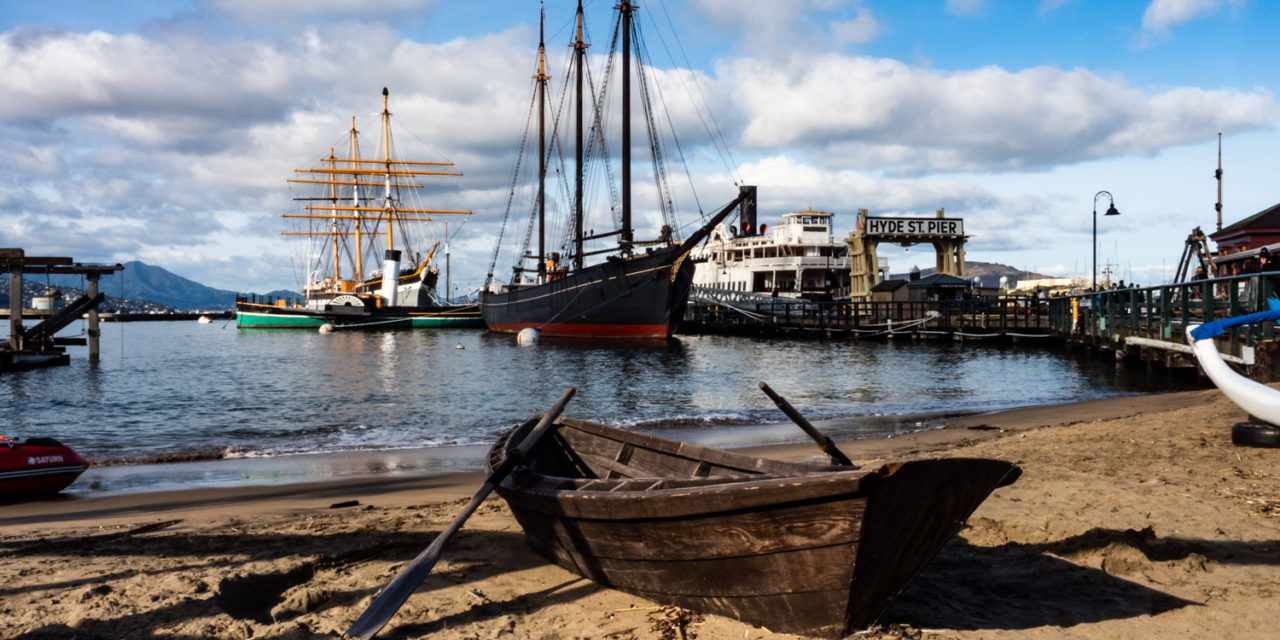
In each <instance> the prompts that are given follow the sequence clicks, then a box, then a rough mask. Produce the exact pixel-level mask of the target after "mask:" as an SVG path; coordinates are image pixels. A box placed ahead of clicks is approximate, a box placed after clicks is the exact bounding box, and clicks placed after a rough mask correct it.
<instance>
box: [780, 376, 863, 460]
mask: <svg viewBox="0 0 1280 640" xmlns="http://www.w3.org/2000/svg"><path fill="white" fill-rule="evenodd" d="M760 390H761V391H764V393H765V395H767V396H769V398H770V399H771V400H773V403H774V404H776V405H778V408H779V409H782V412H783V413H785V414H787V417H788V418H791V421H792V422H794V423H796V424H797V425H799V426H800V428H801V429H803V430H804V432H805V433H807V434H809V437H810V438H813V441H814V442H817V443H818V448H819V449H822V451H823V453H826V454H827V455H829V456H831V459H832V460H834V461H835V463H836V464H838V465H841V466H845V467H852V466H854V464H853V461H852V460H850V459H849V456H846V455H844V452H842V451H840V449H837V448H836V443H834V442H832V441H831V438H828V437H827V436H825V435H823V434H822V432H820V431H818V429H817V428H816V427H814V426H813V425H812V424H810V422H809V421H808V420H806V419H805V417H804V416H802V415H800V412H799V411H796V408H795V407H793V406H791V403H790V402H787V399H786V398H783V397H782V396H780V395H778V392H776V391H774V390H773V389H771V388H769V385H767V384H765V383H764V381H761V382H760Z"/></svg>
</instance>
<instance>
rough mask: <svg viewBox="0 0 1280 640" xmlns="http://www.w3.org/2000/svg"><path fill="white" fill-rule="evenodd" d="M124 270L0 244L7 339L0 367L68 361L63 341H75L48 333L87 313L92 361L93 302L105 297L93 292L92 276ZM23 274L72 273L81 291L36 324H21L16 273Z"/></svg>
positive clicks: (95, 346)
mask: <svg viewBox="0 0 1280 640" xmlns="http://www.w3.org/2000/svg"><path fill="white" fill-rule="evenodd" d="M121 269H124V267H123V266H121V265H119V264H116V265H85V264H78V263H75V262H73V261H72V259H71V258H62V257H38V256H28V255H26V253H25V252H24V251H23V250H22V249H0V271H4V272H8V274H9V307H10V308H9V310H8V316H9V339H8V340H7V341H5V342H2V343H0V372H3V371H16V370H21V369H33V368H38V367H51V366H59V365H65V364H68V363H69V358H68V357H67V354H66V352H65V350H64V349H63V345H66V344H74V343H80V342H79V341H76V340H67V339H62V338H55V337H54V334H56V333H57V332H58V331H60V330H62V329H63V328H65V327H66V326H67V325H69V324H71V323H72V322H75V321H76V320H77V319H79V318H80V317H81V316H85V315H86V314H87V316H88V319H89V328H88V336H87V341H85V342H84V343H82V344H87V345H88V346H89V361H90V362H97V361H98V357H99V348H98V336H99V330H98V304H100V303H101V302H102V300H103V299H104V298H105V297H106V296H105V295H104V294H102V293H99V292H98V279H99V278H100V277H102V275H103V274H107V273H114V272H116V271H120V270H121ZM24 274H75V275H83V276H85V280H86V282H87V283H88V284H87V287H86V292H85V295H83V296H80V297H79V298H77V299H75V300H72V301H71V302H70V303H68V304H67V305H66V306H65V307H63V308H62V309H57V310H51V311H50V313H49V314H48V315H45V316H44V317H43V320H41V321H40V322H39V323H37V324H36V325H35V326H32V327H30V328H28V327H25V326H23V324H22V321H23V313H24V309H23V308H22V277H23V275H24Z"/></svg>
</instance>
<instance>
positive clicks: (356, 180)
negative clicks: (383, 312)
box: [281, 89, 472, 303]
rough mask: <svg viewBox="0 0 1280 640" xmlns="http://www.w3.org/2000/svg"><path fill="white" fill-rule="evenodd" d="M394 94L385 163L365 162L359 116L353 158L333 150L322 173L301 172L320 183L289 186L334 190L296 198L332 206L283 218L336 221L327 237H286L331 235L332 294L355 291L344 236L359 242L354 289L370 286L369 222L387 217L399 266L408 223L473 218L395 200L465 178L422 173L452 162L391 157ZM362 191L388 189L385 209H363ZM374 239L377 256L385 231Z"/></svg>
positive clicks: (385, 129) (386, 123) (385, 121)
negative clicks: (398, 244) (398, 237)
mask: <svg viewBox="0 0 1280 640" xmlns="http://www.w3.org/2000/svg"><path fill="white" fill-rule="evenodd" d="M389 93H390V92H389V91H388V90H387V89H383V90H382V142H383V148H384V154H383V157H382V158H361V157H360V149H359V145H358V135H359V132H358V131H357V130H356V119H355V116H352V117H351V130H350V146H351V152H350V157H347V158H338V157H335V156H334V153H333V149H332V148H331V149H329V156H328V157H327V158H322V159H321V162H322V166H321V167H319V168H314V169H296V170H295V172H296V173H298V174H313V175H314V174H320V175H319V176H317V177H318V178H319V179H311V178H303V177H297V178H291V179H289V180H288V181H289V182H291V183H302V184H321V185H325V186H327V187H328V189H327V195H325V196H323V197H300V198H294V199H295V200H310V201H326V202H327V204H316V205H306V206H304V207H303V209H304V210H306V213H285V214H282V215H281V217H284V218H304V219H305V218H310V219H324V220H328V221H330V223H331V224H330V225H329V227H328V228H327V229H325V230H324V231H315V230H310V231H285V232H283V235H287V236H316V235H326V236H331V237H332V242H333V247H332V250H333V261H334V267H333V279H334V282H333V285H332V291H349V290H350V289H348V288H346V285H344V284H343V280H342V278H341V267H340V266H339V262H340V259H341V253H342V251H341V247H342V245H343V241H342V239H341V238H340V236H354V238H355V251H354V252H351V253H354V254H355V255H354V256H353V258H354V259H353V266H354V267H355V273H354V274H353V276H354V283H349V284H357V285H358V284H359V283H362V282H363V281H364V252H365V247H364V246H363V241H364V239H365V236H367V235H370V232H369V231H367V230H366V229H365V228H364V222H365V220H366V219H370V220H373V219H376V220H378V221H379V224H381V217H382V216H384V215H385V216H386V222H387V230H386V234H387V253H388V254H392V253H394V254H395V260H397V261H398V260H399V255H398V254H399V252H398V251H395V249H394V247H395V233H396V227H397V226H399V225H400V224H402V223H405V222H430V221H431V220H432V219H431V218H429V217H423V216H422V215H420V214H459V215H469V214H471V213H472V212H471V211H467V210H453V209H420V208H404V207H397V203H396V201H395V199H394V198H393V191H392V190H393V189H421V188H423V185H421V184H418V183H417V182H415V181H416V180H417V179H418V178H419V176H461V175H462V173H461V172H458V171H436V170H429V169H421V168H419V167H452V166H453V163H452V162H431V161H415V160H395V159H393V158H392V157H391V111H390V109H389V108H388V96H389ZM363 167H376V168H363ZM348 186H349V187H351V200H350V201H349V204H345V203H344V201H343V198H345V195H343V193H342V192H341V189H342V188H345V187H348ZM362 187H363V188H366V189H368V188H376V187H382V188H383V189H384V200H383V202H382V204H381V206H369V205H371V204H373V203H372V202H368V200H369V198H365V200H366V202H364V203H362V202H361V198H362V196H361V193H360V190H361V188H362ZM406 214H410V215H406ZM347 224H350V225H352V227H351V228H347V226H346V225H347ZM400 232H401V234H402V236H403V237H404V238H405V242H406V247H407V243H408V236H407V235H404V230H403V229H401V231H400ZM371 233H372V235H371V246H370V247H369V249H370V250H373V246H372V242H376V240H375V239H374V238H376V236H377V235H378V234H379V233H381V231H378V230H377V229H376V227H375V229H374V230H373V231H372V232H371ZM433 253H434V252H433ZM429 261H430V254H429V255H428V257H427V260H426V262H429ZM386 264H389V263H386V262H384V265H386ZM396 266H398V265H396ZM388 271H389V272H390V276H389V277H388V276H387V275H386V273H384V278H383V280H384V281H386V282H391V283H394V282H396V277H397V275H398V273H396V272H395V269H391V270H388V269H386V268H385V266H384V272H388ZM308 277H310V275H308ZM312 284H315V283H312ZM313 288H314V287H311V286H310V285H308V288H307V291H308V296H309V295H310V291H311V289H313ZM317 290H318V289H317ZM392 303H394V301H392Z"/></svg>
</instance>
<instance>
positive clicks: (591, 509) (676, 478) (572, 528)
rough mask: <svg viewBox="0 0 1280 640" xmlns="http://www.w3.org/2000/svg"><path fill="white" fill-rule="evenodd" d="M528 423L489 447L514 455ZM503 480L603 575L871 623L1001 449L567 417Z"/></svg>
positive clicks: (556, 548) (587, 569)
mask: <svg viewBox="0 0 1280 640" xmlns="http://www.w3.org/2000/svg"><path fill="white" fill-rule="evenodd" d="M531 427H532V422H528V423H525V424H523V425H520V426H519V427H516V428H515V429H512V430H511V431H509V432H508V433H507V434H506V435H504V436H503V437H502V438H501V439H500V440H499V441H498V442H497V444H495V445H494V447H493V449H491V450H490V452H489V457H488V466H489V469H490V471H492V470H493V469H496V468H498V466H499V465H501V464H502V463H503V461H504V460H506V459H507V457H508V456H512V452H514V451H515V448H516V444H517V443H518V442H519V441H520V440H521V438H522V437H523V434H524V432H526V431H527V430H529V429H530V428H531ZM525 461H526V465H525V466H523V467H519V468H517V469H516V470H515V471H513V472H512V473H511V474H510V475H509V476H507V478H506V479H505V480H504V481H503V482H502V483H501V484H500V485H498V487H497V491H498V493H499V494H500V495H501V496H502V497H503V498H505V499H506V501H507V504H508V505H510V507H511V511H512V513H514V514H515V517H516V519H517V520H518V521H519V522H520V526H521V527H523V528H524V532H525V536H526V537H527V538H528V540H529V542H530V544H531V545H532V546H533V547H534V549H535V550H537V551H538V552H539V553H541V554H542V555H544V556H546V557H547V558H549V559H551V560H552V561H554V562H556V563H557V564H559V565H561V566H563V567H565V568H567V569H569V570H571V571H574V572H576V573H578V574H580V575H582V576H584V577H586V578H589V579H591V580H594V581H595V582H598V583H600V584H602V585H605V586H608V587H612V588H615V589H619V590H622V591H626V592H629V593H633V594H636V595H638V596H642V597H645V598H648V599H650V600H653V601H655V602H659V603H664V604H674V605H677V606H681V607H684V608H687V609H691V610H694V611H699V612H704V613H715V614H719V615H724V616H729V617H733V618H737V619H739V620H742V621H744V622H748V623H751V624H755V625H759V626H763V627H767V628H768V629H770V630H773V631H778V632H785V633H795V634H803V635H810V636H816V637H821V638H841V637H844V636H846V635H848V634H849V633H851V632H853V631H856V630H858V629H862V628H864V627H867V626H870V625H871V624H873V623H874V622H875V621H876V619H877V618H879V617H880V615H881V614H882V613H884V611H885V609H887V608H888V607H889V605H890V604H891V603H892V602H893V600H894V599H895V598H896V597H897V596H898V594H900V593H901V592H902V590H903V589H904V588H906V586H907V584H908V583H910V581H911V580H912V579H913V578H914V577H915V576H916V574H917V573H919V572H920V570H921V569H922V568H923V567H924V566H925V564H926V563H928V562H929V560H930V559H932V558H933V557H934V555H935V554H937V552H938V550H939V549H941V548H942V546H943V544H945V543H946V541H947V540H948V539H949V538H950V537H951V536H952V535H954V534H955V533H956V532H957V531H958V530H959V529H960V527H961V526H962V525H963V524H964V521H965V520H966V519H967V518H968V517H969V515H970V514H971V513H973V511H974V509H976V508H977V507H978V505H979V504H981V503H982V501H983V500H984V499H986V497H987V495H989V494H990V493H991V491H993V490H994V489H996V488H997V487H1000V486H1004V485H1007V484H1009V483H1011V482H1013V481H1014V480H1016V479H1017V477H1018V475H1019V473H1021V471H1020V470H1019V469H1018V467H1017V466H1015V465H1013V464H1011V463H1008V462H1002V461H999V460H986V459H943V460H916V461H908V462H902V463H897V464H889V465H885V466H881V467H879V468H876V469H872V470H866V469H856V468H849V467H832V466H827V465H821V464H808V463H788V462H780V461H776V460H768V459H764V458H753V457H750V456H745V455H740V454H735V453H729V452H726V451H721V450H717V449H711V448H707V447H702V446H698V445H692V444H689V443H684V442H675V441H672V440H665V439H662V438H657V437H653V436H648V435H644V434H639V433H632V432H628V431H623V430H620V429H615V428H612V427H608V426H605V425H602V424H596V423H592V422H586V421H583V420H574V419H570V418H560V419H558V420H557V421H556V422H555V424H554V430H553V431H551V432H550V433H548V434H547V435H546V436H545V437H543V438H542V439H541V440H540V441H539V442H538V443H537V444H536V445H535V446H534V447H533V449H531V450H530V452H529V455H528V456H527V458H526V460H525Z"/></svg>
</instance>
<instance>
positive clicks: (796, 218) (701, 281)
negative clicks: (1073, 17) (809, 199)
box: [692, 211, 850, 298]
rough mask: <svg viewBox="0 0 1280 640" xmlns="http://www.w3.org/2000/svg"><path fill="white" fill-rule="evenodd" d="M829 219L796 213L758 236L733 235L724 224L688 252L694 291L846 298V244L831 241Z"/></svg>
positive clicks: (823, 214) (812, 213) (825, 215)
mask: <svg viewBox="0 0 1280 640" xmlns="http://www.w3.org/2000/svg"><path fill="white" fill-rule="evenodd" d="M831 220H832V215H831V214H830V213H827V212H825V211H802V212H794V213H788V214H785V215H784V216H783V223H782V224H781V225H779V226H777V227H774V228H773V229H769V230H768V232H767V233H766V234H763V235H741V236H737V235H734V234H732V233H731V232H730V230H729V229H728V228H726V227H725V226H724V225H720V226H718V227H716V229H715V231H714V232H713V233H712V236H711V240H710V241H708V242H707V244H706V245H705V246H704V247H700V248H698V249H696V250H695V251H694V252H693V255H692V257H693V259H694V260H696V261H697V266H696V267H695V268H694V272H693V284H694V285H695V286H699V287H708V288H714V289H722V290H725V291H737V292H744V293H757V294H763V295H772V294H774V293H776V294H777V295H779V296H782V297H789V298H798V297H809V298H843V297H847V296H848V295H849V274H850V261H849V245H847V244H845V243H844V242H842V241H837V240H835V239H834V237H833V234H832V231H831Z"/></svg>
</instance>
